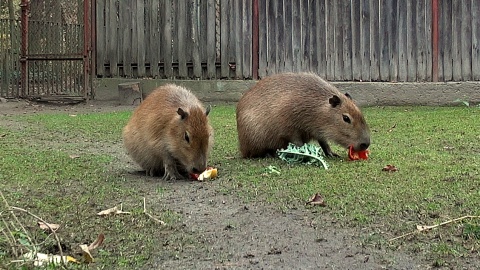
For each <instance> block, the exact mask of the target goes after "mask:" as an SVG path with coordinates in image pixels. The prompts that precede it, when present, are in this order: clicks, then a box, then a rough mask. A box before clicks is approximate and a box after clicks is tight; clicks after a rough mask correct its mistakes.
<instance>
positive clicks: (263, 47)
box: [258, 1, 269, 79]
mask: <svg viewBox="0 0 480 270" xmlns="http://www.w3.org/2000/svg"><path fill="white" fill-rule="evenodd" d="M267 5H268V1H258V16H259V18H258V77H259V78H260V79H261V78H264V77H266V76H267V74H268V73H267V68H268V48H267V44H268V35H267V31H268V30H267V29H269V28H268V25H267V24H268V19H267V18H268V17H267V16H268V13H267Z"/></svg>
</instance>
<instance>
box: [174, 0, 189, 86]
mask: <svg viewBox="0 0 480 270" xmlns="http://www.w3.org/2000/svg"><path fill="white" fill-rule="evenodd" d="M188 13H189V10H188V9H187V3H186V1H178V2H177V10H176V17H175V18H176V26H177V35H176V38H175V40H176V41H177V44H176V46H175V47H177V48H178V51H177V53H178V54H177V56H178V76H179V77H180V78H187V77H188V69H187V55H188V54H189V51H188V47H187V44H188V38H187V31H188V30H187V29H188V25H187V22H188V21H187V20H188Z"/></svg>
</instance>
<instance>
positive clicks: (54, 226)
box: [37, 221, 60, 231]
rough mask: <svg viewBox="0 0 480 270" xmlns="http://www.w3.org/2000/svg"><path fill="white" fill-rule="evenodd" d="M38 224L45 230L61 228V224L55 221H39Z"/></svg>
mask: <svg viewBox="0 0 480 270" xmlns="http://www.w3.org/2000/svg"><path fill="white" fill-rule="evenodd" d="M37 224H38V227H40V229H42V230H44V231H50V230H52V231H56V230H58V228H60V225H59V224H53V223H44V222H41V221H39V222H37Z"/></svg>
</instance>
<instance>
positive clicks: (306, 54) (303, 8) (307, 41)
mask: <svg viewBox="0 0 480 270" xmlns="http://www.w3.org/2000/svg"><path fill="white" fill-rule="evenodd" d="M300 4H301V5H300V16H301V20H302V40H303V45H302V48H301V53H300V58H301V65H300V71H311V68H310V67H311V63H310V59H311V58H313V57H314V55H313V54H312V53H311V51H312V48H313V47H312V45H313V44H312V39H313V36H312V35H311V31H310V30H311V29H312V28H314V27H315V26H314V22H313V15H312V14H313V13H315V10H314V9H313V7H312V3H311V1H309V0H308V1H302V2H300ZM309 11H310V12H309Z"/></svg>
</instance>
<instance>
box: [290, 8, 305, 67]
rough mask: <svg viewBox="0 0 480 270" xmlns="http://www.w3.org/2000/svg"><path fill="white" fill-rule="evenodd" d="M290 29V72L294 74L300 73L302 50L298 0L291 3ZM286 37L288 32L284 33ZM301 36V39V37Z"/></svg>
mask: <svg viewBox="0 0 480 270" xmlns="http://www.w3.org/2000/svg"><path fill="white" fill-rule="evenodd" d="M292 2H293V5H292V29H293V31H292V32H291V37H290V38H289V39H291V40H292V70H293V71H294V72H299V71H301V70H302V69H301V64H302V63H301V62H302V61H301V57H300V56H301V55H302V48H303V43H304V40H303V37H304V36H305V35H302V31H303V28H302V16H301V14H300V12H301V2H303V1H299V0H295V1H292ZM286 34H287V35H288V32H286ZM302 36H303V37H302Z"/></svg>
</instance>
